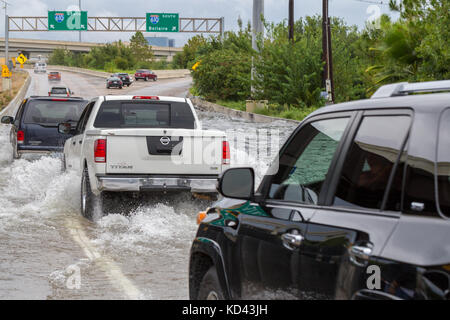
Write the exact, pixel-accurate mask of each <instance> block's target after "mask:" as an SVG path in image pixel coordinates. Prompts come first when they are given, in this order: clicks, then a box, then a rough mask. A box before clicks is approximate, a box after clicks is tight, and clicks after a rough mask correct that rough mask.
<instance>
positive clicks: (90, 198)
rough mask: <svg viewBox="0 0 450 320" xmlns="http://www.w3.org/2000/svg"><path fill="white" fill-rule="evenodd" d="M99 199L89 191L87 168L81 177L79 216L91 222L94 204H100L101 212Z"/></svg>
mask: <svg viewBox="0 0 450 320" xmlns="http://www.w3.org/2000/svg"><path fill="white" fill-rule="evenodd" d="M100 200H101V197H98V196H96V195H95V194H94V193H93V192H92V190H91V183H90V180H89V172H88V169H87V168H84V170H83V176H82V177H81V215H82V216H83V217H85V218H86V219H89V220H93V219H94V213H95V206H96V204H100V212H101V210H102V209H101V201H100Z"/></svg>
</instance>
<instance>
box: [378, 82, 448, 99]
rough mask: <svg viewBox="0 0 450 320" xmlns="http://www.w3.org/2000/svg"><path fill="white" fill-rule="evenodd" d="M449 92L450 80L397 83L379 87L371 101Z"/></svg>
mask: <svg viewBox="0 0 450 320" xmlns="http://www.w3.org/2000/svg"><path fill="white" fill-rule="evenodd" d="M443 91H450V80H442V81H427V82H415V83H408V82H399V83H394V84H388V85H385V86H382V87H380V88H379V89H378V90H377V91H376V92H375V93H374V94H373V95H372V97H371V99H379V98H389V97H398V96H406V95H408V94H411V93H419V92H443Z"/></svg>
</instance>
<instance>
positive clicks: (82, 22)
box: [48, 11, 88, 31]
mask: <svg viewBox="0 0 450 320" xmlns="http://www.w3.org/2000/svg"><path fill="white" fill-rule="evenodd" d="M87 26H88V15H87V11H49V12H48V30H49V31H83V30H87Z"/></svg>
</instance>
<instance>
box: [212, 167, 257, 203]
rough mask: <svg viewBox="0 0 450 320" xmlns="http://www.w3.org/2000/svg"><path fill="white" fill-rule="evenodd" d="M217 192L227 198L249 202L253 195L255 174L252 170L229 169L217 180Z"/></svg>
mask: <svg viewBox="0 0 450 320" xmlns="http://www.w3.org/2000/svg"><path fill="white" fill-rule="evenodd" d="M217 191H219V193H220V194H221V195H223V196H224V197H227V198H233V199H240V200H251V199H253V197H254V193H255V172H254V171H253V169H252V168H231V169H228V170H226V171H225V172H224V173H223V174H222V175H221V177H220V178H219V183H218V186H217Z"/></svg>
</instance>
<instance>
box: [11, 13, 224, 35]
mask: <svg viewBox="0 0 450 320" xmlns="http://www.w3.org/2000/svg"><path fill="white" fill-rule="evenodd" d="M8 31H10V32H11V31H13V32H35V31H49V30H48V17H8ZM86 31H88V32H89V31H90V32H137V31H141V32H147V30H146V18H145V17H88V28H87V30H86ZM223 31H224V18H180V28H179V32H184V33H219V34H223Z"/></svg>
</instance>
